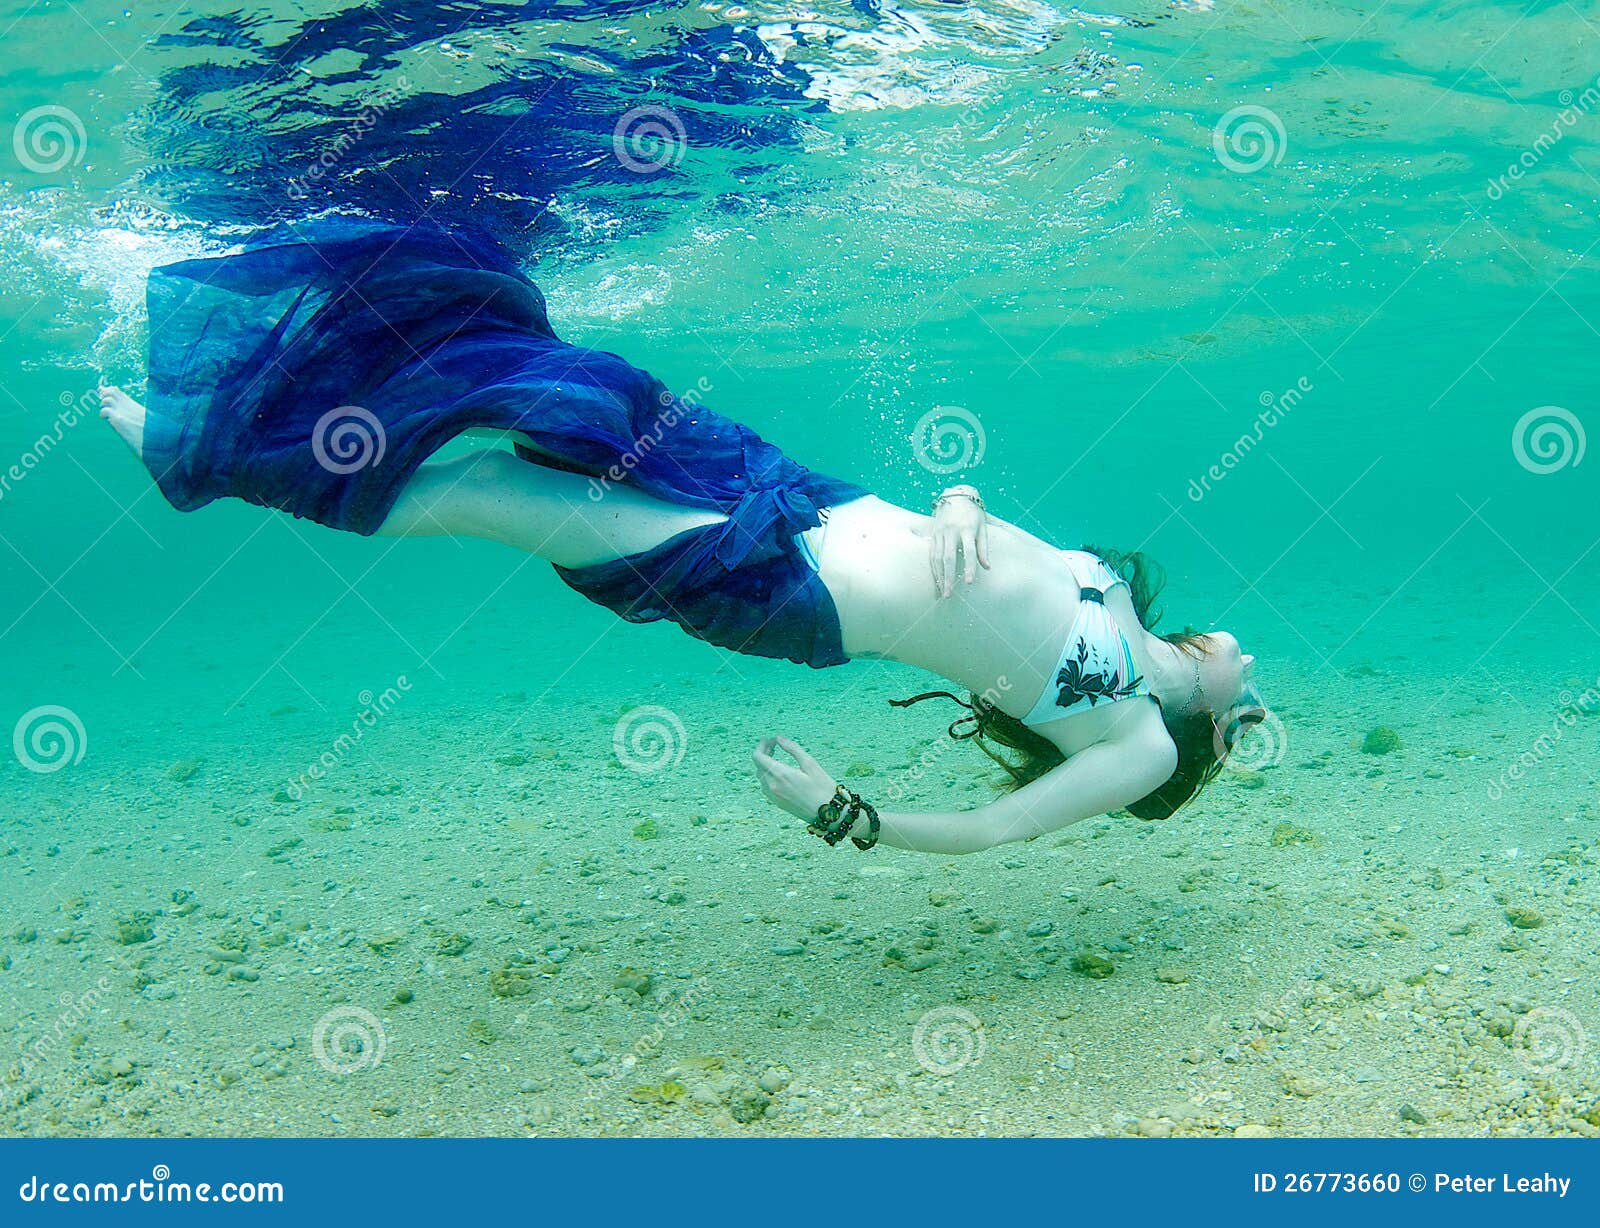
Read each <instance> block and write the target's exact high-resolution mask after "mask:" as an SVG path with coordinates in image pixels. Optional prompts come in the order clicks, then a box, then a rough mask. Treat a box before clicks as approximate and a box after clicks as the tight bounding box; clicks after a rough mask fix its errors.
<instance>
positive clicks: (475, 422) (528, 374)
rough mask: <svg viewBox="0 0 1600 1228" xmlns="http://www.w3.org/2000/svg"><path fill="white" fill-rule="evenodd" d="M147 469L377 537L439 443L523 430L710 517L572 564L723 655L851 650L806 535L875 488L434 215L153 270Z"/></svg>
mask: <svg viewBox="0 0 1600 1228" xmlns="http://www.w3.org/2000/svg"><path fill="white" fill-rule="evenodd" d="M149 306H150V364H149V368H150V379H149V417H148V419H147V421H146V424H145V453H144V456H145V462H146V464H147V465H148V466H149V467H150V470H151V473H152V474H153V475H154V476H155V478H156V480H157V482H158V483H159V484H160V487H161V490H162V492H163V493H164V494H165V495H166V497H167V499H168V500H170V501H171V503H172V504H173V506H175V507H177V508H179V509H181V510H189V509H192V508H197V507H200V506H202V505H204V504H206V503H209V502H210V501H211V500H213V499H219V498H226V497H233V498H239V499H245V500H248V501H249V502H252V503H257V504H261V505H262V506H266V507H274V508H279V509H282V510H283V511H286V512H291V513H293V514H294V515H296V516H303V517H306V518H308V519H311V520H315V521H317V522H318V523H320V524H324V525H328V526H330V527H332V528H336V529H347V530H350V531H351V532H355V533H364V534H370V533H373V532H376V531H377V529H378V528H379V526H381V525H382V524H383V521H384V518H385V517H386V516H387V515H388V513H389V510H390V509H391V508H392V507H393V506H394V502H395V500H396V498H398V496H399V494H400V491H401V489H402V488H403V487H404V486H405V484H406V482H407V480H408V479H409V478H410V477H411V475H412V474H413V473H414V472H415V471H416V468H417V466H418V465H420V464H421V463H422V462H423V461H424V460H426V459H427V458H428V457H429V456H430V455H431V454H432V453H433V452H434V451H436V450H437V449H438V448H439V447H440V446H441V445H443V444H444V443H446V442H447V441H449V440H450V439H451V438H453V437H454V436H456V435H458V434H460V433H461V432H462V431H464V430H467V429H469V428H471V427H492V428H501V429H508V430H518V431H525V432H526V433H527V434H528V435H529V437H531V439H532V440H533V441H534V443H535V444H536V445H537V447H538V449H539V453H542V455H535V454H533V453H529V452H527V451H524V452H523V455H524V456H525V457H526V458H529V459H533V460H536V461H537V462H538V463H543V464H549V465H552V466H554V467H558V468H563V469H569V470H573V471H576V472H579V473H585V474H589V475H591V476H595V477H599V478H603V479H604V480H607V481H620V482H625V483H627V484H629V485H631V486H634V487H637V488H638V489H640V490H642V491H645V492H646V493H648V494H651V495H654V496H655V497H657V498H660V499H664V500H667V501H669V502H672V503H675V504H679V505H681V506H684V507H693V508H704V509H711V510H715V511H719V512H723V513H725V514H726V515H727V517H728V519H727V520H726V521H724V522H722V523H719V524H715V525H709V526H705V527H702V528H696V529H691V530H689V531H687V532H684V533H680V534H678V535H677V536H675V537H673V538H671V539H669V540H668V541H665V542H663V543H661V544H660V545H658V546H656V547H655V548H653V549H651V550H648V551H645V552H643V553H640V554H634V555H629V556H627V557H625V558H621V559H617V560H613V561H609V562H604V563H600V564H596V565H594V566H590V567H581V568H561V567H558V568H557V569H556V570H557V572H558V574H559V575H560V576H561V578H562V579H563V580H564V581H565V582H566V583H567V584H568V585H570V586H571V587H572V588H574V589H576V590H577V591H578V592H580V593H582V594H584V596H586V597H589V598H590V599H592V600H594V601H596V602H599V603H600V604H601V605H604V606H607V607H608V608H610V609H611V610H613V611H615V612H616V613H617V614H619V615H621V616H622V617H623V618H625V619H628V620H630V621H633V622H650V621H654V620H656V619H661V618H669V619H672V620H673V621H675V622H677V623H678V624H679V625H681V626H682V627H683V628H684V629H685V630H687V631H688V632H689V633H690V634H692V635H695V636H697V637H699V638H700V639H703V640H707V641H709V642H710V643H713V644H717V645H720V646H722V647H724V648H729V649H732V650H734V651H736V652H743V653H751V654H754V655H758V656H768V657H784V658H787V659H789V660H792V661H798V662H803V663H805V664H808V665H812V666H817V667H821V666H826V665H837V664H840V663H842V662H844V661H845V660H846V659H847V658H846V657H845V654H844V649H843V646H842V644H841V641H840V634H839V621H838V614H837V612H836V610H835V609H834V605H833V600H832V598H831V597H830V595H829V593H828V590H827V589H826V587H825V586H824V585H823V584H822V582H821V580H820V579H819V578H818V577H817V575H816V573H815V571H814V570H813V569H812V568H811V567H810V565H809V564H808V563H807V562H806V560H805V559H804V557H802V555H801V552H800V550H799V548H798V546H797V543H796V538H797V537H798V535H799V534H801V533H803V532H804V531H805V530H807V529H810V528H814V527H815V526H816V525H818V524H819V523H821V518H822V516H823V515H824V514H825V512H826V509H827V508H829V507H831V506H833V505H836V504H840V503H845V502H848V501H850V500H852V499H856V498H860V497H862V496H863V495H865V494H867V493H868V492H867V491H866V490H865V489H864V488H862V487H860V486H856V485H855V484H853V483H850V482H845V481H840V480H837V479H835V478H830V477H825V476H823V475H822V474H819V473H814V472H812V471H810V470H808V469H806V468H805V467H803V466H801V465H799V464H797V463H795V462H794V461H792V460H790V459H789V458H788V457H786V456H784V455H783V453H782V452H780V451H779V450H778V449H777V448H775V447H773V446H772V445H771V444H769V443H767V442H766V441H765V440H763V439H761V438H760V437H759V436H758V435H756V434H755V432H753V431H751V430H749V429H748V428H746V427H744V426H741V425H740V424H739V423H737V422H733V421H731V420H729V419H727V418H724V417H722V416H721V415H719V414H716V413H713V412H711V411H709V410H706V409H704V408H701V407H699V406H697V405H692V404H689V403H687V402H685V401H683V400H681V399H679V398H677V397H675V396H674V395H673V394H672V393H671V392H669V391H668V390H667V389H666V387H665V386H664V385H663V384H662V383H661V382H660V381H659V380H657V379H655V378H654V377H653V376H651V375H649V374H648V373H646V372H644V371H641V370H639V369H638V368H637V367H634V366H631V365H630V364H628V363H627V362H625V361H624V360H623V359H621V358H619V357H617V356H616V355H615V354H609V353H605V352H602V351H599V350H589V349H583V348H580V347H578V346H573V345H569V344H567V343H566V342H564V341H562V340H560V339H559V338H557V337H556V335H555V333H554V332H553V331H552V330H551V328H550V322H549V320H548V319H547V318H546V314H545V304H544V297H543V295H541V294H540V292H539V289H538V287H537V286H535V285H534V284H533V283H532V282H531V281H529V280H528V278H527V277H526V276H524V275H523V274H522V273H521V271H520V270H519V269H518V268H517V266H516V264H515V262H514V261H513V260H512V259H511V258H510V257H509V256H508V255H507V254H506V253H505V252H504V251H503V250H501V249H500V248H499V247H498V246H496V245H495V244H493V243H492V242H491V241H489V240H487V239H485V238H482V237H479V236H473V235H471V234H467V233H463V232H459V231H452V230H445V229H443V228H441V227H436V226H432V225H414V226H409V227H404V226H394V225H389V224H383V223H376V222H365V221H356V220H328V221H321V222H317V223H313V224H301V225H296V226H294V227H291V228H286V229H284V230H281V231H278V232H275V233H274V234H273V235H272V236H271V237H270V238H268V239H266V240H265V241H263V242H261V243H258V244H255V245H252V246H250V247H249V248H247V249H246V250H243V251H241V252H237V253H234V254H229V255H225V256H220V257H215V258H209V259H201V260H189V261H184V262H182V263H179V264H173V265H168V266H166V267H163V268H159V269H156V270H155V271H154V272H153V273H152V274H151V275H150V285H149Z"/></svg>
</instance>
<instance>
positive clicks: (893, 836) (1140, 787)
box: [755, 709, 1178, 854]
mask: <svg viewBox="0 0 1600 1228" xmlns="http://www.w3.org/2000/svg"><path fill="white" fill-rule="evenodd" d="M1150 715H1151V716H1153V717H1154V720H1153V721H1150V720H1138V721H1136V722H1134V728H1133V729H1131V730H1128V731H1127V732H1125V733H1124V734H1123V735H1122V736H1119V737H1118V738H1117V739H1116V740H1115V741H1109V742H1099V743H1096V744H1095V745H1093V746H1089V747H1086V748H1085V749H1083V750H1080V751H1078V752H1077V753H1076V754H1074V755H1072V756H1071V757H1070V758H1069V759H1067V761H1066V762H1065V763H1063V764H1061V765H1060V766H1059V767H1056V768H1054V769H1053V770H1051V771H1049V772H1047V773H1045V774H1044V775H1043V776H1041V777H1040V778H1039V779H1038V780H1035V781H1033V782H1032V783H1031V784H1027V785H1024V786H1023V787H1022V788H1020V789H1018V790H1016V791H1015V792H1014V793H1008V794H1006V795H1005V796H1004V797H1001V798H998V799H996V800H995V801H993V802H990V803H989V804H988V805H986V806H979V807H978V808H977V809H975V810H965V811H962V810H947V811H924V812H919V813H912V812H903V811H879V812H878V818H879V821H880V822H881V824H882V827H881V830H880V832H879V835H878V841H879V843H881V844H887V845H889V846H891V847H892V848H902V849H909V850H911V851H912V852H917V853H952V854H953V853H977V852H981V851H982V850H984V849H990V848H994V847H995V846H997V845H1001V844H1009V843H1011V842H1012V841H1015V840H1029V839H1032V838H1033V837H1034V836H1040V835H1043V834H1044V833H1046V832H1051V831H1057V830H1059V829H1060V828H1063V827H1066V826H1068V825H1070V824H1072V823H1076V822H1078V821H1080V820H1082V819H1087V818H1092V817H1093V816H1095V815H1097V814H1107V813H1109V812H1110V811H1113V810H1118V809H1120V808H1121V807H1123V806H1126V805H1129V804H1130V803H1132V802H1136V801H1138V800H1139V799H1140V798H1141V797H1143V796H1145V794H1147V793H1149V792H1150V791H1151V790H1153V789H1155V788H1157V787H1159V786H1160V785H1162V784H1164V783H1165V782H1166V780H1167V777H1169V776H1171V775H1172V771H1173V768H1174V767H1175V766H1176V765H1177V755H1178V752H1177V750H1176V749H1175V748H1174V747H1173V745H1172V739H1171V738H1170V737H1168V736H1167V733H1166V730H1165V729H1164V728H1163V727H1162V724H1161V720H1160V717H1159V716H1158V715H1155V713H1154V710H1153V709H1151V710H1150ZM779 748H781V749H782V750H784V751H786V752H787V753H788V754H789V755H790V756H791V757H792V758H793V759H794V763H793V764H790V763H785V762H783V761H782V760H780V759H777V758H775V757H774V755H773V751H774V750H776V749H779ZM755 761H756V769H757V774H758V775H759V777H760V779H761V788H762V791H763V792H764V793H766V795H767V798H768V799H769V800H770V801H772V802H773V803H774V804H775V805H777V806H778V807H780V808H781V809H783V810H786V811H788V812H789V813H790V814H792V815H794V816H795V817H797V818H801V819H804V820H806V821H807V822H810V821H811V820H812V819H814V818H815V817H816V814H817V809H818V808H819V807H820V806H822V805H823V803H825V802H826V801H827V800H828V799H829V798H831V797H832V796H833V791H834V788H835V784H836V782H835V781H834V779H833V777H831V776H829V775H828V773H827V772H826V771H824V770H823V768H822V765H821V764H819V763H818V762H817V761H816V760H815V759H813V758H812V757H811V756H810V755H809V754H807V753H806V752H805V751H804V750H803V749H801V747H800V746H799V745H798V744H797V743H795V742H793V741H791V740H790V739H788V738H767V739H765V740H764V741H762V743H761V744H760V745H759V746H757V747H756V752H755ZM867 800H868V801H871V800H872V799H871V798H868V799H867ZM850 834H851V835H853V836H859V837H862V838H865V837H866V835H867V821H866V819H865V818H861V819H857V820H856V826H855V829H854V830H852V831H851V833H850Z"/></svg>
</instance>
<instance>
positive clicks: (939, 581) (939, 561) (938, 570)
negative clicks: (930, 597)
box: [928, 531, 944, 595]
mask: <svg viewBox="0 0 1600 1228" xmlns="http://www.w3.org/2000/svg"><path fill="white" fill-rule="evenodd" d="M942 536H943V534H942V533H940V532H938V531H935V532H934V534H933V536H931V537H930V538H928V566H929V568H930V569H931V570H932V571H933V591H934V594H935V595H938V594H940V593H943V592H944V543H943V542H942V541H941V540H940V538H941V537H942Z"/></svg>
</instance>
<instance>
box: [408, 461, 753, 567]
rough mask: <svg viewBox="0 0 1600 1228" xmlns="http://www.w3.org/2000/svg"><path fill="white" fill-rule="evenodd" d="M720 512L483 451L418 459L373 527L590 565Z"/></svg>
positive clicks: (561, 562)
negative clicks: (500, 545)
mask: <svg viewBox="0 0 1600 1228" xmlns="http://www.w3.org/2000/svg"><path fill="white" fill-rule="evenodd" d="M726 519H727V517H726V516H724V515H723V514H722V513H721V512H710V511H702V510H698V509H695V508H685V507H679V506H677V505H676V504H673V503H667V502H665V501H663V500H661V499H655V498H652V497H651V496H649V495H646V494H644V493H643V492H642V491H638V490H635V489H633V488H632V487H629V486H623V485H619V484H616V483H607V484H601V483H599V482H597V481H593V480H591V479H589V478H586V477H583V476H581V475H579V474H573V473H565V472H562V471H561V470H559V469H548V468H546V467H544V466H543V465H537V464H534V463H532V462H531V461H525V460H521V459H519V458H517V457H516V456H514V455H512V454H511V453H510V452H505V451H499V450H488V451H478V452H469V453H467V454H465V455H463V456H457V457H452V458H451V459H449V460H437V461H428V462H427V463H426V464H424V465H422V466H421V467H419V468H418V470H417V472H416V474H415V475H414V476H413V477H412V479H411V481H410V482H408V483H407V484H406V487H405V489H404V490H403V491H402V492H401V494H400V498H399V499H398V500H396V501H395V505H394V508H393V510H392V511H391V512H390V513H389V516H388V518H387V519H386V520H385V521H384V523H383V527H382V528H381V529H380V530H379V533H380V534H381V535H383V536H385V537H433V536H444V535H449V536H457V537H482V538H487V539H489V540H491V541H499V542H504V543H505V544H506V545H508V546H515V547H516V548H517V549H519V550H525V551H527V552H528V553H529V554H535V555H538V556H539V557H540V558H543V559H548V560H549V561H550V562H552V563H556V564H558V565H560V566H562V567H587V566H589V565H591V564H594V563H602V562H607V561H609V560H611V559H615V558H620V557H622V556H623V555H628V554H638V553H640V552H641V551H644V550H649V549H651V548H652V547H654V546H658V545H660V544H661V543H662V542H664V541H666V540H667V539H668V538H669V537H674V536H676V535H677V534H679V533H682V532H684V531H685V530H687V529H693V528H697V527H699V526H701V525H707V524H717V523H719V522H720V521H723V520H726Z"/></svg>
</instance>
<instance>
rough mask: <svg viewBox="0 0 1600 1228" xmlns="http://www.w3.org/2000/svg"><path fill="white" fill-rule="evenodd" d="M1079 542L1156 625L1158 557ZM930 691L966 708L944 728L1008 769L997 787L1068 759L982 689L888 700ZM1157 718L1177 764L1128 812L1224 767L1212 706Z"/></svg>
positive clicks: (1166, 806) (1173, 802)
mask: <svg viewBox="0 0 1600 1228" xmlns="http://www.w3.org/2000/svg"><path fill="white" fill-rule="evenodd" d="M1083 549H1084V550H1086V551H1087V552H1088V553H1090V554H1094V555H1098V556H1099V557H1100V558H1101V559H1102V560H1104V561H1105V564H1106V566H1108V567H1110V568H1111V570H1112V571H1114V572H1116V573H1117V574H1118V575H1119V576H1121V577H1122V578H1123V579H1124V580H1126V581H1127V582H1128V592H1129V595H1130V596H1131V597H1132V599H1133V609H1134V613H1136V614H1137V615H1138V616H1139V623H1140V625H1141V626H1143V627H1144V628H1145V630H1147V631H1154V629H1155V624H1156V623H1157V622H1159V621H1160V619H1161V614H1162V611H1159V610H1157V611H1155V612H1154V613H1152V607H1153V606H1154V604H1155V600H1156V598H1157V597H1158V596H1160V595H1161V590H1162V589H1163V588H1165V587H1166V584H1167V576H1166V572H1165V571H1164V570H1163V569H1162V567H1161V565H1160V564H1159V563H1157V562H1156V561H1155V560H1154V559H1152V558H1151V557H1150V556H1149V555H1147V554H1144V553H1142V552H1140V551H1137V550H1135V551H1132V552H1129V553H1124V552H1123V551H1121V550H1103V549H1101V548H1099V547H1097V546H1085V547H1083ZM1160 638H1162V639H1163V640H1165V641H1166V642H1167V643H1169V644H1171V645H1173V647H1175V648H1177V649H1178V651H1179V652H1182V653H1183V654H1184V655H1185V656H1188V657H1192V658H1194V659H1195V660H1197V661H1198V660H1199V659H1200V658H1201V657H1203V656H1205V655H1206V653H1208V652H1209V651H1210V650H1211V645H1210V637H1209V636H1207V635H1205V634H1203V633H1200V632H1196V631H1194V630H1192V629H1190V628H1187V627H1186V628H1185V629H1184V630H1182V631H1174V632H1170V633H1167V634H1163V635H1161V637H1160ZM935 696H940V697H944V698H949V699H953V700H955V701H956V703H958V704H960V705H961V706H962V707H964V708H966V709H967V711H968V715H966V716H963V717H958V718H957V719H956V720H954V721H953V722H951V724H950V729H949V733H950V736H951V737H952V738H956V739H958V740H962V741H966V740H970V741H972V742H975V743H976V744H977V746H978V749H979V750H981V751H983V753H984V754H986V755H988V756H989V758H990V759H992V760H994V761H995V763H997V764H999V765H1000V767H1001V768H1002V769H1003V770H1004V771H1005V773H1006V775H1005V779H1003V780H1001V781H1000V782H999V784H1000V787H1001V788H1002V789H1006V790H1008V791H1009V790H1012V789H1020V788H1021V787H1022V786H1023V785H1026V784H1030V783H1032V782H1033V781H1035V780H1038V779H1039V777H1041V776H1043V775H1044V774H1045V773H1046V772H1048V771H1050V770H1051V769H1052V768H1055V767H1058V766H1060V765H1061V764H1062V763H1063V762H1064V761H1065V760H1066V756H1065V755H1063V754H1062V753H1061V749H1060V748H1059V747H1058V746H1056V744H1055V743H1054V742H1051V741H1050V740H1049V739H1048V738H1044V737H1042V736H1040V735H1039V734H1037V733H1035V732H1034V731H1033V730H1031V729H1029V728H1028V727H1027V726H1026V725H1024V724H1023V723H1022V722H1021V721H1020V720H1018V719H1017V718H1016V717H1014V716H1011V715H1009V714H1008V713H1005V712H1002V711H1000V709H999V708H997V707H995V706H994V703H993V701H991V700H990V699H988V698H987V697H986V696H983V695H971V696H969V697H968V698H967V699H961V698H960V697H958V696H956V695H953V694H951V693H950V692H949V691H928V692H925V693H923V694H921V695H914V696H912V697H911V698H910V699H891V700H890V701H889V702H890V703H891V704H893V705H894V706H895V707H897V708H904V707H909V706H910V705H911V704H914V703H919V702H921V701H922V700H924V699H932V698H934V697H935ZM1161 721H1162V723H1163V724H1164V725H1165V726H1166V727H1167V734H1168V735H1169V736H1170V737H1171V738H1172V742H1173V745H1174V746H1176V747H1177V748H1178V766H1177V767H1176V768H1175V769H1174V770H1173V773H1172V775H1171V776H1169V777H1167V779H1166V780H1165V781H1164V782H1163V783H1162V784H1160V785H1159V786H1158V787H1156V788H1155V789H1152V790H1151V791H1150V792H1149V793H1147V794H1145V795H1144V796H1143V797H1141V798H1140V799H1139V800H1138V801H1136V802H1133V803H1131V804H1130V805H1128V806H1127V807H1125V809H1126V810H1127V811H1128V813H1129V814H1131V815H1134V816H1135V817H1137V818H1141V819H1165V818H1170V817H1171V816H1172V815H1174V814H1176V813H1177V811H1178V810H1179V809H1180V808H1181V807H1183V806H1185V805H1187V804H1188V803H1189V802H1191V801H1193V800H1194V798H1195V797H1196V796H1197V795H1198V794H1199V793H1200V790H1201V789H1203V788H1204V787H1205V786H1206V785H1207V784H1208V783H1210V782H1211V780H1212V779H1213V778H1215V776H1216V775H1217V773H1218V772H1219V771H1220V770H1221V768H1222V760H1221V759H1220V758H1219V757H1218V753H1217V738H1216V728H1215V725H1214V724H1213V721H1212V715H1211V713H1209V712H1194V713H1190V714H1189V715H1187V716H1175V715H1168V713H1167V712H1166V710H1165V709H1163V710H1162V713H1161Z"/></svg>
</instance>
